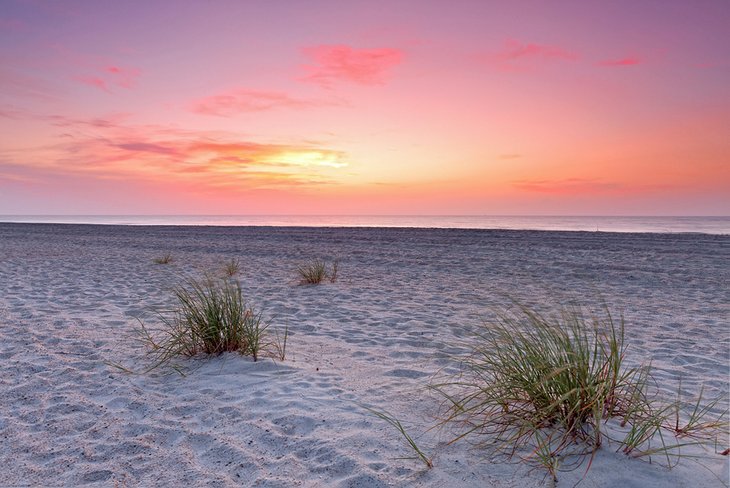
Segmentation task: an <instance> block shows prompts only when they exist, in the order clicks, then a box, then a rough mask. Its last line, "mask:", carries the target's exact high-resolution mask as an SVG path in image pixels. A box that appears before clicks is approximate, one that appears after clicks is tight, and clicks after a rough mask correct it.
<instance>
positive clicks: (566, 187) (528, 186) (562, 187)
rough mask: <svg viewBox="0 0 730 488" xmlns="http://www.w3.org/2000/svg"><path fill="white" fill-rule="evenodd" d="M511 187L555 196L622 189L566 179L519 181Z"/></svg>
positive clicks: (605, 183)
mask: <svg viewBox="0 0 730 488" xmlns="http://www.w3.org/2000/svg"><path fill="white" fill-rule="evenodd" d="M513 186H514V187H515V188H517V189H520V190H524V191H528V192H534V193H550V194H555V195H578V194H591V193H607V192H614V191H619V190H622V189H623V186H622V185H621V184H620V183H615V182H606V181H601V180H595V179H584V178H567V179H563V180H520V181H515V182H514V183H513Z"/></svg>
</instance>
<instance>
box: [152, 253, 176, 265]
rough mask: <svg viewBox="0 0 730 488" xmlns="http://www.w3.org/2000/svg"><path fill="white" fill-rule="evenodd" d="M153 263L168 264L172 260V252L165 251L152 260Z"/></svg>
mask: <svg viewBox="0 0 730 488" xmlns="http://www.w3.org/2000/svg"><path fill="white" fill-rule="evenodd" d="M152 261H153V262H154V263H155V264H170V263H171V262H172V254H171V253H169V252H168V253H165V254H163V255H162V256H160V257H158V258H155V259H153V260H152Z"/></svg>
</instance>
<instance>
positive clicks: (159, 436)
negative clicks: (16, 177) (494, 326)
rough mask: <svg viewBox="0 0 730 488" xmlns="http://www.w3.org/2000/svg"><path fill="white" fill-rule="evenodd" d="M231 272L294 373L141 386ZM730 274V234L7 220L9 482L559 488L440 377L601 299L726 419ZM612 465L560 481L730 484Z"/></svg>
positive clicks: (200, 374)
mask: <svg viewBox="0 0 730 488" xmlns="http://www.w3.org/2000/svg"><path fill="white" fill-rule="evenodd" d="M166 253H169V254H170V255H171V256H172V261H171V262H170V263H169V264H156V263H154V260H155V259H156V258H159V257H160V256H163V255H165V254H166ZM313 258H321V259H327V260H330V261H331V260H333V259H338V260H339V272H338V279H337V280H336V281H335V282H334V283H329V282H325V283H322V284H321V285H317V286H301V285H299V283H298V277H297V274H296V268H297V266H298V265H299V264H301V263H303V262H306V261H307V260H310V259H313ZM230 259H238V260H240V263H241V271H240V274H239V275H237V276H236V277H237V278H238V279H239V280H240V283H241V287H242V289H243V291H244V294H245V296H246V297H247V299H248V300H250V302H251V303H252V304H254V305H255V306H256V308H257V310H261V311H262V312H263V314H264V317H266V318H267V319H269V320H270V321H271V327H272V330H273V329H278V330H284V329H285V328H287V329H288V331H289V338H288V342H287V350H286V358H285V360H284V361H279V360H273V359H271V358H265V359H262V360H260V361H258V362H253V361H252V360H251V359H250V358H247V357H242V356H240V355H236V354H233V353H226V354H223V355H221V356H217V357H214V358H209V359H206V358H200V357H198V358H194V359H187V360H181V361H180V362H181V363H182V364H183V366H184V368H185V375H184V376H183V375H180V374H178V373H177V372H175V371H174V370H170V369H169V368H168V369H165V368H158V369H156V370H153V371H150V372H144V371H143V370H144V348H143V345H142V344H140V343H139V342H138V341H137V340H135V335H134V331H135V329H137V328H138V327H139V321H140V320H142V321H144V322H145V323H150V324H154V323H155V314H154V311H155V310H162V309H169V308H170V307H171V306H172V305H173V301H172V295H171V292H170V290H171V289H172V287H174V286H175V285H177V284H179V283H180V282H181V280H183V279H185V277H188V276H201V275H202V274H204V273H206V272H208V273H210V272H220V271H221V270H222V268H223V266H224V264H225V262H226V261H228V260H230ZM729 263H730V236H726V235H707V234H651V233H607V232H550V231H519V230H499V231H496V230H495V231H491V230H468V229H417V228H411V229H401V228H388V229H385V228H303V227H301V228H297V227H203V226H200V227H194V226H187V227H183V226H180V227H175V226H149V227H146V226H135V227H127V226H103V225H62V224H0V334H2V337H1V338H0V398H2V399H3V400H2V402H1V403H0V440H1V442H0V486H79V485H85V486H86V485H88V486H261V487H288V486H341V487H381V486H422V487H441V486H455V487H456V486H458V487H461V486H463V487H482V486H496V487H518V486H519V487H524V486H550V485H551V483H552V480H551V478H550V477H549V476H546V474H545V472H544V471H543V470H540V469H534V466H531V465H529V464H526V463H516V462H514V461H515V460H514V459H513V460H512V462H509V461H507V460H505V459H502V458H493V457H491V456H490V455H488V454H487V453H485V452H484V451H483V450H480V449H478V448H476V447H475V446H474V445H472V444H470V443H469V442H456V443H450V442H449V441H451V440H452V439H453V437H454V435H453V432H450V431H449V429H448V428H436V427H435V426H437V424H438V423H439V419H440V418H441V415H442V413H441V412H440V405H441V399H440V398H438V396H437V395H435V394H434V393H433V392H432V391H429V389H428V388H427V386H428V385H429V381H430V380H431V378H433V377H434V375H438V374H442V373H443V372H444V371H450V370H453V369H454V368H456V367H457V362H456V361H455V359H454V357H458V356H459V355H460V354H466V353H468V351H466V349H465V347H464V346H463V344H462V341H463V340H464V339H465V338H468V337H469V336H470V335H471V334H472V333H473V332H474V330H475V329H476V328H477V327H478V326H479V325H480V324H481V323H482V322H483V321H489V320H493V319H494V316H495V313H496V312H498V311H500V310H504V309H506V308H509V307H510V306H511V304H513V301H514V300H517V301H519V302H521V303H525V304H528V305H530V306H531V307H535V308H536V309H541V310H542V309H544V310H551V309H554V308H556V307H559V306H560V305H562V304H567V303H579V304H580V305H582V306H585V307H589V308H591V307H593V308H600V307H601V306H602V305H603V304H605V305H607V306H608V307H609V308H610V309H611V311H612V312H614V313H616V314H621V313H622V314H623V316H624V318H625V322H626V331H625V332H626V343H627V344H628V350H627V353H626V360H627V362H628V363H630V364H640V363H643V362H647V361H651V363H652V365H653V369H654V375H655V379H656V381H657V384H658V385H659V387H660V389H664V388H666V394H667V395H672V394H675V395H676V386H675V385H676V384H677V382H678V381H679V379H680V378H681V384H682V388H684V389H685V390H686V391H687V392H688V393H697V392H699V391H700V388H701V386H702V385H704V388H705V390H704V392H705V395H707V396H708V397H717V396H719V397H720V398H721V401H720V403H719V406H720V407H723V406H724V407H723V408H727V405H728V397H729V391H730V327H728V325H729V323H728V322H729V317H730V287H729V286H728V284H729V283H730V265H729ZM119 366H123V367H124V368H127V369H129V370H131V371H134V372H136V373H130V372H125V371H124V370H122V369H120V367H119ZM365 407H369V408H373V409H377V410H385V411H387V412H389V413H391V414H392V415H393V416H394V417H396V418H398V419H399V420H401V421H402V422H403V424H404V425H405V426H406V428H407V430H408V432H409V433H410V434H411V435H412V436H413V437H414V438H416V440H417V442H418V444H419V447H421V448H422V449H423V450H424V451H425V452H427V453H428V454H429V456H432V458H433V464H434V467H433V468H431V469H427V468H426V467H425V466H424V465H423V464H421V463H420V462H419V461H418V460H414V459H403V458H407V457H410V456H413V452H412V451H411V450H409V448H408V447H407V445H406V444H405V442H404V440H403V438H402V436H401V435H400V434H399V433H398V432H397V431H396V430H395V429H394V428H393V427H392V426H391V425H389V424H388V423H387V422H384V421H383V420H382V419H380V418H378V417H377V416H374V415H372V414H371V413H370V412H369V411H368V410H367V409H366V408H365ZM720 442H721V445H719V446H718V450H719V451H722V450H724V449H727V448H728V447H730V445H728V443H729V442H730V440H729V439H728V438H727V437H725V438H724V439H721V440H720ZM688 449H689V448H688ZM614 451H615V449H610V447H608V448H606V449H603V450H602V451H601V452H599V454H598V455H596V457H595V458H594V459H593V461H592V463H591V466H590V469H589V470H586V468H587V465H586V464H583V465H581V466H580V467H578V468H576V469H575V470H573V471H569V472H564V473H559V482H558V485H559V486H573V485H574V484H575V483H577V482H578V481H580V483H581V484H580V485H579V486H584V487H610V486H621V485H623V486H629V487H645V486H649V487H651V486H656V487H663V486H684V487H694V486H718V487H719V486H727V485H728V483H730V479H729V475H728V456H721V455H719V454H717V453H716V452H715V451H714V450H708V451H704V452H703V455H702V456H701V457H700V458H697V459H693V458H689V457H688V458H687V459H682V460H681V462H680V463H679V465H677V466H675V467H674V468H672V469H667V468H665V467H663V466H662V463H661V462H660V461H661V458H657V459H654V458H652V461H651V462H649V460H648V459H646V458H640V459H634V458H630V457H627V456H625V455H624V454H622V453H616V452H614ZM688 452H690V453H692V452H694V451H691V450H689V451H688Z"/></svg>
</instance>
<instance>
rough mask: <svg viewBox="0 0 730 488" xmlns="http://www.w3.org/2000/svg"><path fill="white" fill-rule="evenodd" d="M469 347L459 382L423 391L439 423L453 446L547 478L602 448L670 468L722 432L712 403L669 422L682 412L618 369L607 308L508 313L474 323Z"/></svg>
mask: <svg viewBox="0 0 730 488" xmlns="http://www.w3.org/2000/svg"><path fill="white" fill-rule="evenodd" d="M469 346H470V348H471V350H472V354H471V355H470V356H469V357H467V358H465V359H463V366H464V368H463V372H462V374H460V375H458V376H456V377H453V376H451V377H446V378H442V379H441V380H437V381H436V382H435V383H434V384H433V385H432V387H433V388H434V389H435V390H436V391H438V392H440V393H441V394H442V395H443V398H444V399H445V405H446V416H445V420H446V421H447V422H449V423H454V424H455V425H457V426H458V435H457V437H456V438H455V439H454V440H459V439H462V438H465V437H469V438H470V439H475V438H477V439H480V441H484V442H480V441H477V442H478V443H480V444H483V445H485V446H486V445H491V446H492V447H493V448H495V449H496V451H497V452H502V453H506V454H507V455H508V456H514V455H520V456H521V457H523V458H524V459H528V460H534V461H537V462H538V463H539V464H541V465H542V466H544V467H545V468H546V469H547V470H548V472H549V473H551V474H552V475H553V477H556V473H557V471H558V470H559V469H561V468H563V467H568V466H574V464H571V461H568V460H569V459H572V460H573V461H576V459H577V462H582V460H583V459H584V458H585V456H589V455H592V453H595V451H596V450H597V449H599V448H600V447H601V446H603V445H604V444H610V445H612V446H614V447H617V449H616V450H617V451H621V452H624V453H626V454H631V455H633V456H642V455H652V454H661V455H663V456H665V457H666V459H667V462H668V464H670V465H671V464H672V463H671V461H670V459H669V454H670V453H677V452H679V449H680V448H681V447H683V446H685V445H687V444H688V443H690V442H702V441H708V440H710V439H712V438H713V437H716V436H717V434H718V433H719V432H720V431H721V430H722V429H724V428H726V426H727V423H726V422H725V417H726V413H727V412H724V413H721V414H719V415H715V416H713V415H712V414H711V411H712V410H713V407H714V406H715V405H716V402H712V403H711V404H710V406H709V407H702V406H700V401H701V398H700V399H698V400H697V401H696V403H695V404H694V406H692V407H691V408H690V410H689V412H688V413H687V416H688V418H689V420H688V421H687V422H686V423H682V422H680V421H679V420H677V419H678V418H679V415H680V414H679V412H680V410H682V409H683V407H684V406H685V404H683V403H682V402H680V401H676V402H666V401H663V400H661V399H659V398H658V396H657V394H656V393H657V391H658V389H657V388H656V385H655V384H654V383H653V380H652V375H651V367H650V366H649V365H641V366H634V367H630V366H628V365H627V364H626V362H625V353H626V349H627V345H626V344H625V342H624V321H623V317H620V318H619V319H618V320H614V317H613V316H612V315H611V313H610V312H609V311H608V309H605V310H604V311H603V313H602V315H600V316H594V317H586V316H585V315H584V313H583V312H582V311H581V310H580V309H579V308H565V309H562V310H561V311H560V312H559V313H558V314H557V315H555V316H544V315H541V314H539V313H538V312H536V311H534V310H532V309H530V308H528V307H526V306H521V305H518V307H517V312H515V313H512V314H504V315H502V316H500V317H499V320H498V321H497V322H496V323H493V324H484V326H483V327H482V328H481V330H480V331H479V333H478V334H477V335H476V336H475V338H474V339H473V341H471V342H470V344H469ZM685 429H689V430H692V435H693V439H692V440H691V441H687V440H686V439H683V438H687V434H688V431H686V430H685ZM657 442H658V445H657ZM573 456H577V458H576V457H573Z"/></svg>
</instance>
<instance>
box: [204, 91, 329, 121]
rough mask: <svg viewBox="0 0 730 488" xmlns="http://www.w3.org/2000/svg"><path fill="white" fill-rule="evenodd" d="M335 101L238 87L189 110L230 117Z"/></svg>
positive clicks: (310, 106) (315, 105) (214, 96)
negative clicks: (295, 96)
mask: <svg viewBox="0 0 730 488" xmlns="http://www.w3.org/2000/svg"><path fill="white" fill-rule="evenodd" d="M339 104H340V103H339V102H337V101H327V100H311V99H303V98H294V97H291V96H289V95H287V94H286V93H282V92H277V91H260V90H248V89H238V90H231V91H228V92H225V93H221V94H218V95H212V96H209V97H205V98H202V99H200V100H197V101H195V102H194V103H193V104H192V106H191V110H192V111H193V112H196V113H199V114H204V115H217V116H221V117H230V116H233V115H237V114H240V113H245V112H261V111H265V110H273V109H307V108H313V107H323V106H331V105H339Z"/></svg>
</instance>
